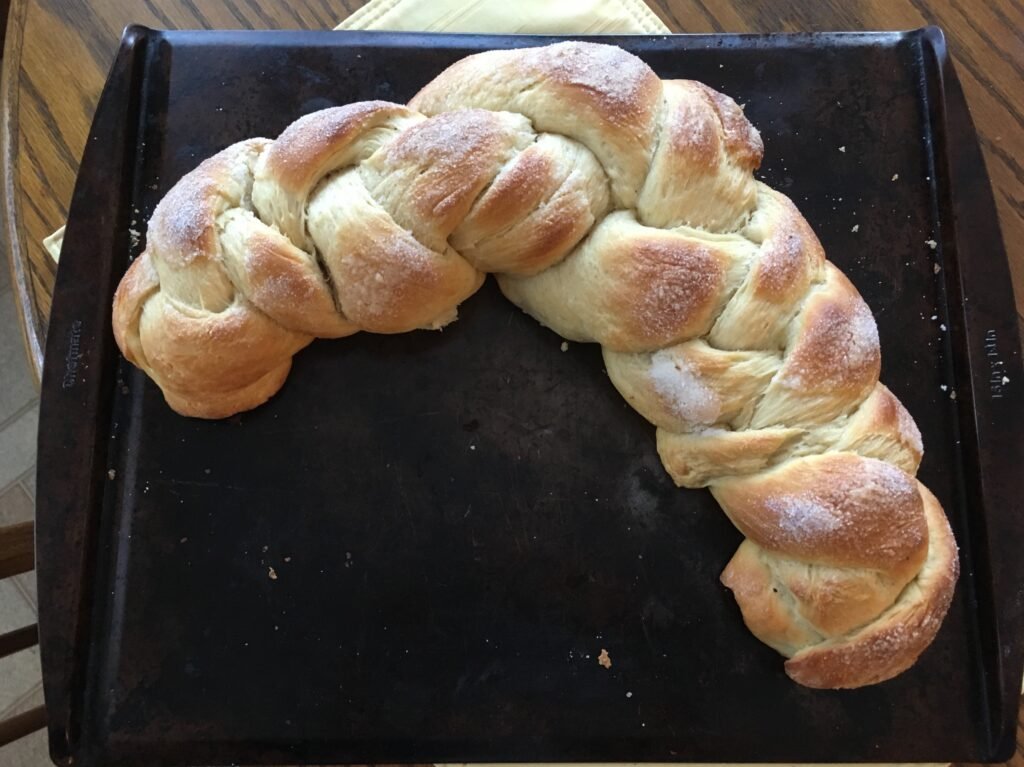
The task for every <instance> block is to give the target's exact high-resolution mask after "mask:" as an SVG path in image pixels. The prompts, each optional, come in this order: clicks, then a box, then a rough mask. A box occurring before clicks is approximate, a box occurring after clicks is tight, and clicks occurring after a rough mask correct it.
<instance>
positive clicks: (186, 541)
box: [178, 536, 188, 543]
mask: <svg viewBox="0 0 1024 767" xmlns="http://www.w3.org/2000/svg"><path fill="white" fill-rule="evenodd" d="M178 543H188V536H185V537H184V538H182V539H181V540H180V541H178Z"/></svg>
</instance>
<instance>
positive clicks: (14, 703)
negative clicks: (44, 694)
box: [0, 679, 43, 720]
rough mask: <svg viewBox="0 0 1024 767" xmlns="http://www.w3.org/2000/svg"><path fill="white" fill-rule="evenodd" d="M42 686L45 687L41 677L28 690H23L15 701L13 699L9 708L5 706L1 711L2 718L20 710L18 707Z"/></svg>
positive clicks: (0, 717)
mask: <svg viewBox="0 0 1024 767" xmlns="http://www.w3.org/2000/svg"><path fill="white" fill-rule="evenodd" d="M42 687H43V680H42V679H40V680H39V681H38V682H36V683H35V684H34V685H32V686H31V687H29V688H28V690H26V691H25V692H23V693H22V694H21V695H19V696H18V697H17V698H15V699H14V700H13V701H11V704H10V705H9V706H7V708H5V709H4V710H3V711H0V720H4V719H6V718H7V717H9V716H11V715H12V714H14V713H16V712H17V711H18V708H19V707H20V706H21V705H22V704H24V703H25V701H27V700H28V699H29V698H31V697H32V696H33V695H35V694H36V692H38V691H39V690H41V689H42Z"/></svg>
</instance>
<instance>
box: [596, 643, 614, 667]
mask: <svg viewBox="0 0 1024 767" xmlns="http://www.w3.org/2000/svg"><path fill="white" fill-rule="evenodd" d="M597 662H598V664H599V665H601V666H603V667H604V668H611V667H612V656H610V655H609V654H608V651H607V650H606V649H604V648H603V647H602V648H601V654H600V655H598V656H597Z"/></svg>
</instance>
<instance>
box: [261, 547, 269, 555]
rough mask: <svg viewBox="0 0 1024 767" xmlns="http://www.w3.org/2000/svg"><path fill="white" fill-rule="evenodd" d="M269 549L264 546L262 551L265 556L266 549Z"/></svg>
mask: <svg viewBox="0 0 1024 767" xmlns="http://www.w3.org/2000/svg"><path fill="white" fill-rule="evenodd" d="M269 548H270V547H269V546H264V547H263V549H262V551H263V553H264V554H266V553H267V549H269Z"/></svg>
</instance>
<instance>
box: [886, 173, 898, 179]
mask: <svg viewBox="0 0 1024 767" xmlns="http://www.w3.org/2000/svg"><path fill="white" fill-rule="evenodd" d="M899 177H900V174H899V173H893V174H892V178H891V179H889V180H890V181H895V180H896V179H898V178H899Z"/></svg>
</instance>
